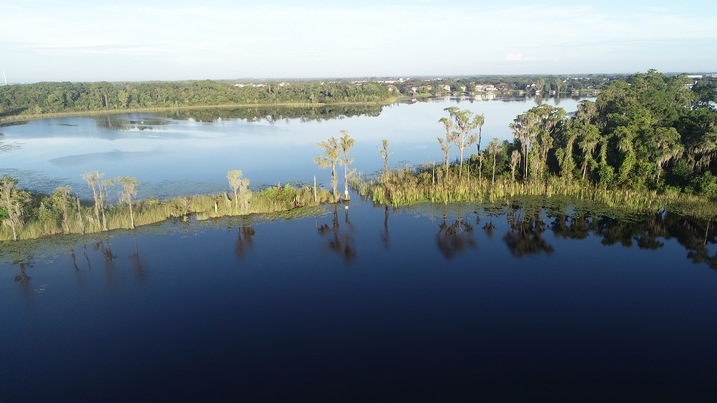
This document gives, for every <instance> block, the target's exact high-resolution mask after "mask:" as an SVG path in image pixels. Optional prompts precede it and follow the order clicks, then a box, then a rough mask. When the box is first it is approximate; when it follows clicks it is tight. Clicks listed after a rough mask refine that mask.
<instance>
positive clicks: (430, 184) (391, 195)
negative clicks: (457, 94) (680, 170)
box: [352, 165, 717, 217]
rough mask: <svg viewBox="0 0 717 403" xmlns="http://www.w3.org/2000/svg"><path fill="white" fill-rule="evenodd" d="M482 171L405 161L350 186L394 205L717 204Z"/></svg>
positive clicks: (636, 207) (715, 210)
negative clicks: (537, 201) (521, 201)
mask: <svg viewBox="0 0 717 403" xmlns="http://www.w3.org/2000/svg"><path fill="white" fill-rule="evenodd" d="M485 176H486V175H484V176H483V177H482V178H481V177H480V176H478V175H475V173H474V172H470V173H469V174H467V175H465V174H464V175H463V178H462V179H459V178H458V172H457V169H455V167H450V168H449V172H448V174H445V173H444V172H443V170H442V169H441V168H439V167H435V168H434V167H433V166H431V165H423V166H421V167H418V168H416V169H414V168H411V167H407V168H404V169H399V170H392V171H389V172H386V173H382V174H381V175H377V176H374V177H368V178H363V179H362V178H358V179H355V180H354V181H353V183H352V186H353V187H354V188H355V189H357V191H358V192H359V194H360V195H361V196H363V197H365V198H368V199H369V200H371V201H373V202H374V203H376V204H383V205H390V206H394V207H399V206H408V205H413V204H417V203H425V202H431V203H440V204H448V203H460V202H470V203H479V204H491V203H508V202H510V201H511V200H513V199H515V198H516V197H526V196H541V197H543V198H568V199H570V200H573V201H574V202H580V203H590V204H594V205H598V206H604V207H607V208H610V209H616V210H629V211H632V212H653V211H660V210H669V211H673V212H677V213H681V214H685V215H691V216H695V217H717V204H715V203H714V202H712V201H710V200H709V199H708V198H706V197H702V196H696V195H688V194H683V193H679V192H677V191H670V190H667V191H657V190H648V189H640V190H635V189H627V188H607V187H601V186H596V185H594V184H592V183H590V182H588V181H579V180H578V181H567V180H565V179H563V178H560V177H549V178H547V179H545V180H540V181H530V182H518V181H515V182H514V181H511V179H510V178H509V177H506V176H501V177H496V180H495V184H494V185H493V184H491V180H490V178H488V179H486V178H485Z"/></svg>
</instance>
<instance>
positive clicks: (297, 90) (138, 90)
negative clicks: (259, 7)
mask: <svg viewBox="0 0 717 403" xmlns="http://www.w3.org/2000/svg"><path fill="white" fill-rule="evenodd" d="M397 96H398V94H391V91H389V88H388V87H387V86H386V85H381V84H378V83H375V82H373V83H372V82H366V83H363V82H361V83H352V82H349V81H334V82H318V81H314V82H300V81H291V82H281V83H276V82H267V83H259V84H240V83H231V82H219V81H210V80H205V81H183V82H139V83H135V82H123V83H108V82H99V83H69V82H61V83H50V82H42V83H36V84H22V85H6V86H2V87H0V120H6V121H8V120H18V119H22V118H23V116H24V117H26V118H27V117H36V116H42V115H47V114H58V113H59V114H73V113H75V114H78V113H81V114H87V113H92V112H95V113H97V112H99V113H107V112H110V111H113V112H126V111H139V110H161V109H168V108H185V107H196V106H204V107H206V106H231V105H234V106H236V105H254V106H256V105H269V104H300V105H302V106H317V105H324V104H339V103H388V102H390V101H392V100H394V99H395V97H397ZM254 116H256V115H254Z"/></svg>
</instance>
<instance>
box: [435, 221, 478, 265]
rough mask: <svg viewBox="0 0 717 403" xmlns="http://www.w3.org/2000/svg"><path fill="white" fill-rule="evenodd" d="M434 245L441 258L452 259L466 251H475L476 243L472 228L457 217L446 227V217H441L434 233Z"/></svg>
mask: <svg viewBox="0 0 717 403" xmlns="http://www.w3.org/2000/svg"><path fill="white" fill-rule="evenodd" d="M436 245H437V246H438V250H439V251H440V252H441V254H442V255H443V257H445V258H446V259H447V260H450V259H452V258H453V257H455V256H456V255H457V254H459V253H462V252H464V251H466V250H467V249H475V247H476V245H477V242H476V240H475V237H474V234H473V226H472V225H471V224H470V223H468V222H466V221H464V220H463V217H461V216H459V217H458V218H457V219H456V220H455V221H454V222H453V223H452V224H450V225H448V223H447V221H446V215H445V214H444V215H443V218H442V220H441V223H440V224H439V225H438V232H437V233H436Z"/></svg>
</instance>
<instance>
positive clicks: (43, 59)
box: [0, 0, 717, 84]
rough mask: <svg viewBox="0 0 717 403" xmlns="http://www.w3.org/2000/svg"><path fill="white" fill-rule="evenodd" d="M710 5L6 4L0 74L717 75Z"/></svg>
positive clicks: (430, 1)
mask: <svg viewBox="0 0 717 403" xmlns="http://www.w3.org/2000/svg"><path fill="white" fill-rule="evenodd" d="M714 3H715V2H706V1H681V2H675V1H663V0H652V1H642V0H634V1H633V0H631V1H626V0H622V1H614V0H603V1H599V2H597V1H583V2H579V1H565V0H555V1H550V2H547V1H540V0H536V1H511V0H503V1H490V2H484V1H479V0H471V1H457V0H456V1H450V0H448V1H438V0H398V1H394V0H383V1H379V0H356V1H342V0H335V1H272V0H266V1H260V0H255V1H242V0H238V1H237V0H235V1H220V0H194V1H185V0H172V1H154V0H143V1H139V0H123V1H120V2H114V1H112V2H109V1H108V2H105V1H97V0H92V1H87V0H63V1H49V0H26V1H18V0H5V1H3V2H2V4H1V5H0V70H2V71H4V72H5V77H6V78H7V81H8V83H11V84H12V83H29V82H37V81H150V80H199V79H276V78H327V77H411V76H436V77H444V76H456V75H489V74H490V75H492V74H571V73H575V74H585V73H635V72H644V71H647V70H649V69H657V70H658V71H660V72H666V73H667V72H715V71H717V5H715V4H714ZM1 79H2V78H0V80H1ZM1 83H2V82H0V84H1Z"/></svg>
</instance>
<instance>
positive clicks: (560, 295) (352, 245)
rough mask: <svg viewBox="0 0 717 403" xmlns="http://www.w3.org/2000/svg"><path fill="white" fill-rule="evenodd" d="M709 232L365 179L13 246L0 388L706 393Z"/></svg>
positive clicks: (163, 393)
mask: <svg viewBox="0 0 717 403" xmlns="http://www.w3.org/2000/svg"><path fill="white" fill-rule="evenodd" d="M716 236H717V230H715V228H714V223H712V222H707V221H700V220H694V219H688V218H685V217H680V216H675V215H672V214H669V213H663V214H657V215H650V216H627V215H623V216H614V215H612V216H603V215H601V214H598V213H593V212H590V211H587V210H583V209H576V208H572V207H568V208H564V207H556V206H552V207H551V206H542V208H541V204H540V203H538V202H530V203H516V204H515V205H512V206H500V207H496V208H479V207H476V206H473V205H456V206H419V207H416V208H412V209H400V210H393V209H386V208H384V207H379V206H377V207H374V206H372V205H371V204H370V203H366V202H363V201H361V200H359V198H358V196H354V200H353V201H352V202H351V204H350V207H349V209H345V208H344V207H343V205H341V206H339V208H337V209H336V210H333V209H331V208H328V209H327V210H326V211H323V212H321V213H320V214H318V213H317V215H312V214H309V215H308V216H307V217H305V218H300V219H294V220H288V221H286V220H278V221H267V220H261V219H257V218H251V219H222V220H217V221H213V222H190V223H183V222H168V223H164V224H162V225H158V226H154V227H151V228H142V229H139V230H137V231H135V232H133V233H129V232H128V233H110V234H108V235H107V236H102V235H97V236H93V237H88V238H85V239H77V240H72V241H65V244H64V245H62V246H55V247H52V246H48V245H44V246H43V247H42V248H39V249H32V248H30V249H27V250H22V249H13V250H10V249H9V248H5V249H3V252H4V253H3V256H2V259H3V262H4V263H3V264H2V265H0V318H2V324H3V326H2V329H3V331H2V332H0V346H2V347H0V348H1V350H0V351H2V354H1V357H2V358H1V359H0V362H1V363H0V401H3V402H6V401H7V402H10V401H23V400H28V401H29V400H32V401H48V400H50V401H58V400H61V401H137V400H143V401H177V400H180V401H186V400H195V401H200V400H207V399H222V400H232V401H267V400H270V401H274V400H283V401H300V400H301V401H304V400H308V401H416V400H417V401H424V400H427V401H456V400H460V401H467V400H470V401H475V400H479V399H481V398H483V399H489V400H512V401H514V400H518V399H519V400H523V401H525V400H536V399H540V400H548V399H552V400H571V401H590V400H601V401H605V400H608V399H609V400H618V399H619V400H627V399H630V400H638V399H639V400H673V401H676V400H679V401H698V400H708V399H709V398H710V397H712V398H713V397H714V396H717V383H715V382H714V363H715V362H717V344H715V340H717V313H716V312H717V309H716V308H717V272H716V271H715V267H717V257H715V254H716V248H715V241H716V240H717V238H716ZM53 248H54V249H53Z"/></svg>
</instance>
